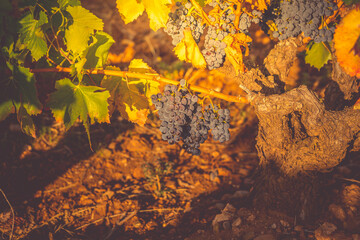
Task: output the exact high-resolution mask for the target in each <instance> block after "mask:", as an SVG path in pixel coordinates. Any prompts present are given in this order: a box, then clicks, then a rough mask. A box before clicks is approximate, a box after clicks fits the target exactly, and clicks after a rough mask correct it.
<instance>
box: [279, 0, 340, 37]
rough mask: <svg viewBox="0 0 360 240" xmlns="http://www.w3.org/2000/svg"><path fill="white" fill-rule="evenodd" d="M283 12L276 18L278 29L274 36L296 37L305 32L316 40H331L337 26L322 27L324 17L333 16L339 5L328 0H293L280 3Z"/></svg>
mask: <svg viewBox="0 0 360 240" xmlns="http://www.w3.org/2000/svg"><path fill="white" fill-rule="evenodd" d="M280 10H281V13H280V14H279V15H278V17H277V18H276V19H275V24H276V26H277V28H278V31H275V32H273V37H276V38H279V40H284V39H287V38H289V37H296V36H297V35H299V34H300V33H301V32H304V35H305V36H306V37H311V38H312V39H313V40H314V41H315V42H317V43H318V42H325V41H331V40H332V36H333V34H334V31H335V28H334V27H331V28H326V27H325V28H322V29H319V27H320V26H321V24H322V19H323V17H325V16H327V17H328V16H331V15H332V14H333V13H334V11H335V10H337V5H336V4H335V3H333V2H332V1H330V0H329V1H328V0H324V1H322V0H320V1H318V0H296V1H295V0H293V1H282V2H281V3H280Z"/></svg>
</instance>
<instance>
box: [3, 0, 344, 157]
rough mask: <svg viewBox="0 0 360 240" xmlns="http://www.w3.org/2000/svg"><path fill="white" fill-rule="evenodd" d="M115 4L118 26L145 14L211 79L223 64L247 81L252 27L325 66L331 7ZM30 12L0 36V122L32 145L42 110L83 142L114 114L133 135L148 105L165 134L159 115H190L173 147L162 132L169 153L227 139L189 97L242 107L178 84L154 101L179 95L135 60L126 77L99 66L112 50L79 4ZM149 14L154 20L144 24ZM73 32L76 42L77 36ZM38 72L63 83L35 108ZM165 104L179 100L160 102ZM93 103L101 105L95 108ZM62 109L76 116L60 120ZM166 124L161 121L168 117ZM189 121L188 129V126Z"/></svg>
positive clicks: (224, 115)
mask: <svg viewBox="0 0 360 240" xmlns="http://www.w3.org/2000/svg"><path fill="white" fill-rule="evenodd" d="M121 3H122V1H120V0H118V1H117V7H118V10H119V12H120V14H121V16H122V17H123V19H124V20H125V22H126V23H128V22H131V21H133V20H134V19H136V18H137V17H138V16H139V15H140V14H141V13H142V12H143V11H144V10H146V11H147V12H148V14H149V18H150V26H151V27H152V28H153V29H154V30H157V29H159V28H164V31H165V32H166V33H167V34H169V35H170V36H171V37H172V39H173V41H172V43H173V45H174V46H175V48H174V50H175V53H176V55H177V56H178V57H179V58H180V59H182V60H185V61H188V62H191V63H192V64H193V65H194V66H197V67H199V68H204V67H207V68H208V69H209V70H213V69H218V68H220V67H222V66H223V65H224V63H225V62H226V61H228V62H230V63H231V65H232V66H233V67H234V69H235V70H236V73H237V74H242V73H244V72H246V71H247V67H246V66H245V64H244V61H243V57H244V56H247V55H248V54H249V50H250V49H251V42H252V38H251V36H250V33H249V28H250V27H251V26H252V25H253V24H259V25H260V26H262V27H263V28H264V29H271V30H270V31H266V33H268V34H270V35H271V36H272V37H275V38H278V39H279V40H280V41H282V40H285V39H287V38H289V37H296V36H298V35H300V34H304V36H305V37H310V38H311V39H313V41H314V43H313V42H311V43H310V44H309V49H308V51H307V53H306V56H307V57H306V59H305V60H306V61H307V62H308V63H310V64H311V65H313V66H316V67H318V68H321V67H322V66H323V65H324V64H325V63H326V62H327V61H328V60H329V59H331V56H330V50H329V47H328V43H326V42H329V41H331V40H332V35H333V32H334V29H335V26H336V24H337V22H336V21H337V18H336V13H337V12H338V11H339V9H338V6H337V5H336V4H335V3H334V2H332V1H323V2H321V3H319V4H320V5H317V7H315V5H314V4H315V1H313V0H300V1H279V2H274V3H272V4H270V2H269V1H258V2H257V1H255V2H253V1H250V0H247V1H227V0H211V1H210V0H208V1H206V2H205V3H202V2H198V1H196V0H191V1H177V2H175V3H174V4H173V6H170V5H168V4H167V3H166V1H163V2H159V3H157V4H158V5H156V6H150V5H148V3H146V2H143V3H142V2H141V3H137V2H136V3H135V2H131V3H128V4H129V5H122V4H121ZM204 5H208V6H210V10H206V11H205V10H204V8H203V7H204ZM319 6H322V7H319ZM35 8H36V11H26V10H25V11H24V12H23V15H22V17H21V18H20V19H19V26H20V27H19V29H18V32H19V33H17V32H16V31H15V32H14V31H10V29H3V30H2V31H3V32H4V33H5V32H6V33H8V32H9V33H11V34H10V36H12V38H11V39H12V41H11V40H10V41H8V42H7V43H6V45H5V46H4V48H3V51H2V55H1V60H2V62H4V63H6V64H4V66H5V67H2V68H1V71H2V73H4V74H5V75H6V76H9V77H12V76H15V77H16V79H17V81H16V82H15V84H14V85H12V84H13V83H11V82H8V83H7V84H9V85H10V86H12V87H13V89H14V91H9V93H5V94H4V95H3V96H4V97H3V98H4V103H3V104H2V106H3V107H2V109H3V110H2V112H1V116H0V117H1V119H4V118H5V117H6V116H7V115H8V114H9V113H11V112H16V113H17V114H18V115H19V117H18V119H19V121H20V124H21V126H22V129H23V130H24V131H25V132H26V133H27V134H29V135H31V136H33V137H36V129H35V125H34V123H33V122H32V117H31V116H33V115H36V114H39V113H40V112H41V111H42V108H43V106H45V105H46V106H49V107H50V109H51V110H52V112H53V115H54V117H55V119H56V120H58V121H63V122H64V123H65V126H66V127H67V128H69V127H71V126H72V125H73V124H74V122H75V121H76V120H77V119H80V120H81V121H82V122H83V124H84V125H85V129H86V131H87V134H88V138H89V141H90V134H89V126H90V125H91V124H93V123H95V122H109V121H110V120H109V119H110V116H111V114H112V113H113V112H114V111H115V110H118V111H120V113H121V115H122V116H123V117H125V118H126V119H128V120H129V121H133V122H135V123H138V124H141V125H143V124H144V123H145V121H146V116H147V114H148V113H149V109H150V107H151V105H152V104H155V106H156V108H157V110H158V112H159V113H160V118H161V120H162V122H163V124H165V123H168V121H169V118H168V116H167V115H166V114H167V113H168V112H169V111H168V108H169V106H167V104H170V103H171V104H175V105H176V104H180V105H181V104H183V105H182V106H183V107H185V108H186V109H187V110H189V109H188V108H191V111H192V112H191V113H190V112H189V111H188V112H187V115H186V114H185V115H180V116H177V115H176V114H175V116H177V118H180V120H179V119H177V120H176V121H182V124H180V125H179V126H176V127H177V128H181V130H179V129H177V130H179V131H181V134H180V135H179V134H178V135H177V137H175V135H174V134H173V133H171V134H172V135H171V136H169V135H166V133H168V132H166V133H163V134H165V137H164V138H166V139H167V140H168V142H169V143H173V142H179V140H180V139H182V140H183V143H184V144H183V146H184V148H185V149H187V150H188V151H189V152H191V153H193V154H198V153H199V144H200V143H201V142H203V141H204V140H205V139H207V134H208V133H207V131H209V130H211V133H212V135H213V138H214V140H219V141H220V142H224V141H226V140H228V139H229V134H228V129H229V113H228V110H222V109H218V108H217V106H212V105H211V107H205V108H204V109H203V106H198V105H197V104H198V103H197V102H196V101H194V105H189V103H191V101H192V100H191V99H192V98H189V97H190V95H191V96H196V97H197V98H198V99H200V98H202V97H204V96H205V97H208V96H212V97H216V98H220V99H223V100H225V101H229V102H236V103H246V102H247V99H246V97H241V96H229V95H226V94H223V93H220V92H216V91H214V90H212V89H206V88H203V87H199V86H195V85H193V84H187V83H186V84H184V82H181V84H180V86H181V89H177V90H175V89H174V87H169V86H167V87H166V88H167V90H165V92H164V94H166V95H161V94H160V93H159V84H160V83H165V84H170V85H172V86H179V82H178V81H176V80H173V79H167V78H164V77H162V76H160V75H159V74H157V73H156V72H155V71H154V70H153V69H151V68H150V67H149V66H148V65H147V64H146V63H145V62H143V61H142V60H139V59H134V60H133V61H132V62H131V63H130V65H129V70H128V71H124V70H121V69H117V68H114V67H111V66H108V65H107V56H108V52H109V49H110V47H111V45H112V44H113V43H114V42H115V40H114V39H113V38H112V37H111V36H110V35H109V34H107V33H105V32H103V22H102V20H101V19H99V18H98V17H96V16H95V15H94V14H92V13H91V12H90V11H88V10H87V9H85V8H83V7H82V6H81V3H80V2H79V1H76V0H75V1H60V0H59V1H55V0H54V2H52V3H51V4H46V3H43V4H40V3H37V4H36V6H35ZM128 8H133V9H134V11H132V12H127V10H128ZM155 9H156V11H158V14H154V12H155ZM334 16H335V17H334ZM4 21H5V22H6V21H8V22H9V21H11V18H10V17H8V18H5V19H4ZM79 32H80V33H82V34H78V33H79ZM15 42H16V44H15ZM317 44H321V45H317ZM318 52H326V54H325V53H324V56H326V57H323V58H322V59H323V60H322V61H321V62H320V63H319V62H316V63H314V62H312V59H313V56H315V55H316V54H319V53H318ZM321 54H323V53H321ZM25 56H31V60H30V62H32V63H38V62H41V63H42V67H34V68H31V69H30V68H27V67H25V66H29V64H30V62H29V60H26V58H25ZM44 66H45V67H44ZM46 72H58V73H65V74H67V75H66V77H65V78H62V79H57V81H56V85H55V88H56V91H55V92H53V93H50V94H49V97H48V100H47V101H46V102H40V101H39V100H38V98H37V92H36V88H35V82H36V78H37V76H38V75H39V74H43V73H46ZM93 76H96V77H95V78H94V77H93ZM139 81H141V82H142V83H143V85H142V86H143V87H139V86H140V85H138V84H137V83H138V82H139ZM182 81H184V80H182ZM25 83H27V84H28V85H29V86H28V87H27V88H18V87H17V86H18V85H22V84H25ZM184 86H186V88H184ZM77 89H81V91H77ZM169 91H170V93H169ZM10 93H11V94H10ZM198 93H201V94H203V95H202V96H200V95H198ZM134 94H135V95H134ZM154 94H155V95H158V94H160V95H158V99H157V100H156V99H152V97H151V96H155V95H154ZM169 95H171V96H175V95H179V96H178V98H176V100H173V99H172V98H171V101H170V100H169V99H168V98H169ZM64 96H72V98H74V99H76V101H73V102H71V101H70V100H69V99H66V98H64ZM194 98H195V97H194ZM82 99H91V102H86V101H85V102H84V101H83V100H82ZM130 99H135V100H130ZM159 99H160V100H159ZM182 99H184V100H182ZM179 100H182V101H183V103H182V102H181V101H179ZM103 102H105V103H106V104H102V103H103ZM184 102H186V103H185V104H184ZM160 105H161V106H160ZM171 106H172V105H171ZM176 106H177V105H176ZM183 107H181V108H183ZM170 108H172V107H170ZM69 109H78V110H77V111H71V112H69ZM164 109H166V111H165V110H164ZM165 112H166V114H165ZM173 115H174V114H172V115H171V116H172V117H174V116H173ZM67 116H69V117H67ZM144 116H145V118H144ZM185 116H186V117H185ZM194 116H196V117H195V118H194ZM139 119H141V120H139ZM191 119H196V120H194V122H192V121H193V120H191ZM200 120H201V121H200ZM184 121H185V122H184ZM180 126H181V127H180ZM185 126H186V127H185ZM174 128H175V127H174ZM162 130H164V126H163V128H162ZM171 130H173V129H171ZM163 132H164V131H163ZM198 134H200V135H198ZM169 137H170V138H169Z"/></svg>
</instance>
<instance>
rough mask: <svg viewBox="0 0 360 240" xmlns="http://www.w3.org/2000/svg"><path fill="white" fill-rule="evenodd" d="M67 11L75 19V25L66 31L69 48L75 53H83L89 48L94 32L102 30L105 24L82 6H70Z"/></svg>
mask: <svg viewBox="0 0 360 240" xmlns="http://www.w3.org/2000/svg"><path fill="white" fill-rule="evenodd" d="M66 11H67V12H68V13H70V15H71V17H72V19H73V23H72V24H71V25H70V26H69V27H68V29H67V30H66V31H65V39H66V42H67V48H68V50H71V51H72V52H74V53H82V52H83V51H84V50H85V49H86V47H87V46H88V41H89V38H90V35H91V34H92V33H94V30H102V29H103V27H104V23H103V22H102V20H101V19H100V18H98V17H96V16H95V15H94V14H92V13H91V12H90V11H89V10H87V9H85V8H83V7H81V6H74V7H72V6H68V7H67V8H66Z"/></svg>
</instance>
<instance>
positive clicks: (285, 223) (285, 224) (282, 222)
mask: <svg viewBox="0 0 360 240" xmlns="http://www.w3.org/2000/svg"><path fill="white" fill-rule="evenodd" d="M280 224H281V225H282V226H283V227H285V228H288V227H290V224H289V223H288V222H286V221H284V220H280Z"/></svg>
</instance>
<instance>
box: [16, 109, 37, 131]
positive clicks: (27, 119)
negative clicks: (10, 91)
mask: <svg viewBox="0 0 360 240" xmlns="http://www.w3.org/2000/svg"><path fill="white" fill-rule="evenodd" d="M17 119H18V121H19V123H20V127H21V130H22V131H23V132H24V133H26V134H27V135H29V136H31V137H33V138H36V130H35V124H34V122H33V120H32V118H31V116H30V115H29V114H28V112H27V111H26V109H25V108H24V106H23V105H20V108H19V111H18V112H17Z"/></svg>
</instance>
